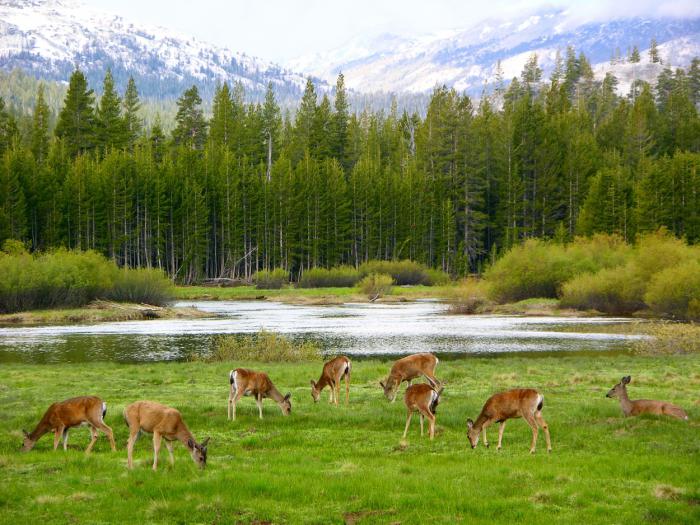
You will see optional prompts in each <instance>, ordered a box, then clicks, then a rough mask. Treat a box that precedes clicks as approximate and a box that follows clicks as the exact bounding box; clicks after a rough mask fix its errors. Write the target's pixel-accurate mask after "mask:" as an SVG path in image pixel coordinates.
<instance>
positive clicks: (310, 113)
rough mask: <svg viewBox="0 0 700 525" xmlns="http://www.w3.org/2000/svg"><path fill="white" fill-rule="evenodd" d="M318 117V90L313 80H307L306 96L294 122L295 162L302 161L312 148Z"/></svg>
mask: <svg viewBox="0 0 700 525" xmlns="http://www.w3.org/2000/svg"><path fill="white" fill-rule="evenodd" d="M315 117H316V89H315V88H314V84H313V82H312V81H311V78H308V79H307V80H306V87H305V88H304V95H303V96H302V98H301V104H300V105H299V110H298V111H297V115H296V120H295V122H294V144H295V147H294V150H295V151H294V155H293V157H292V160H293V161H298V160H300V159H301V158H302V157H303V155H304V152H305V151H307V150H308V149H309V147H310V146H311V132H312V129H313V123H314V118H315Z"/></svg>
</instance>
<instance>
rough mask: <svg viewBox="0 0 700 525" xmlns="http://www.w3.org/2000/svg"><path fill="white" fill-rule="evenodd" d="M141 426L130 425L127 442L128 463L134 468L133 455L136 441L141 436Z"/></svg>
mask: <svg viewBox="0 0 700 525" xmlns="http://www.w3.org/2000/svg"><path fill="white" fill-rule="evenodd" d="M139 432H140V429H139V428H132V427H129V441H127V442H126V454H127V464H128V465H129V468H130V469H132V468H134V463H133V455H134V443H136V440H137V439H138V438H139Z"/></svg>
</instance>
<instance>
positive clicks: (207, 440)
mask: <svg viewBox="0 0 700 525" xmlns="http://www.w3.org/2000/svg"><path fill="white" fill-rule="evenodd" d="M209 439H211V438H209V437H207V439H205V440H204V441H202V444H201V445H200V446H201V447H202V448H207V444H208V443H209Z"/></svg>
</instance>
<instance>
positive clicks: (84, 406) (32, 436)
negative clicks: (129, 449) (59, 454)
mask: <svg viewBox="0 0 700 525" xmlns="http://www.w3.org/2000/svg"><path fill="white" fill-rule="evenodd" d="M106 413H107V403H105V402H104V401H102V399H100V398H99V397H96V396H82V397H74V398H71V399H66V400H65V401H61V402H60V403H53V404H52V405H51V406H50V407H49V408H48V409H47V410H46V412H45V413H44V416H43V417H42V418H41V421H39V423H38V424H37V426H36V428H35V429H34V430H32V431H31V432H27V431H26V430H22V432H23V433H24V443H23V445H22V451H24V452H28V451H30V450H31V449H32V448H33V447H34V444H35V443H36V442H37V441H38V440H39V438H40V437H41V436H43V435H44V434H46V433H47V432H51V431H53V432H54V438H53V449H54V450H56V449H57V448H58V442H59V441H60V439H61V436H63V450H68V430H69V429H71V428H72V427H77V426H79V425H88V426H89V427H90V434H91V436H92V439H91V441H90V444H89V445H88V447H87V449H86V450H85V452H86V453H88V454H89V453H90V452H91V451H92V447H93V446H94V445H95V442H96V441H97V430H98V429H99V430H101V431H102V432H104V433H105V434H106V435H107V437H108V438H109V444H110V446H111V447H112V451H115V450H117V447H116V446H115V444H114V435H113V434H112V429H111V428H109V427H108V426H107V425H105V423H104V417H105V414H106Z"/></svg>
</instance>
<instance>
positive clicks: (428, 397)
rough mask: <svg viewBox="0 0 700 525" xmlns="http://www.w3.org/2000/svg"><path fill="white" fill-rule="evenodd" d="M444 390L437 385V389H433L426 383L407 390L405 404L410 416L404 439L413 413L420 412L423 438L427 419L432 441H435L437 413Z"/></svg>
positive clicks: (407, 418)
mask: <svg viewBox="0 0 700 525" xmlns="http://www.w3.org/2000/svg"><path fill="white" fill-rule="evenodd" d="M443 390H444V389H443V387H442V386H439V385H436V387H433V386H431V385H428V384H425V383H418V384H417V385H411V386H409V387H408V388H407V389H406V395H405V396H404V402H405V403H406V410H407V411H408V414H407V416H406V428H405V429H404V431H403V437H404V438H406V434H407V433H408V427H409V426H410V425H411V418H412V417H413V413H414V412H418V413H419V414H420V435H421V437H422V436H423V418H424V417H427V418H428V423H429V425H430V430H429V432H430V439H433V437H434V436H435V412H436V410H437V406H438V403H439V402H440V395H441V394H442V391H443Z"/></svg>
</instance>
